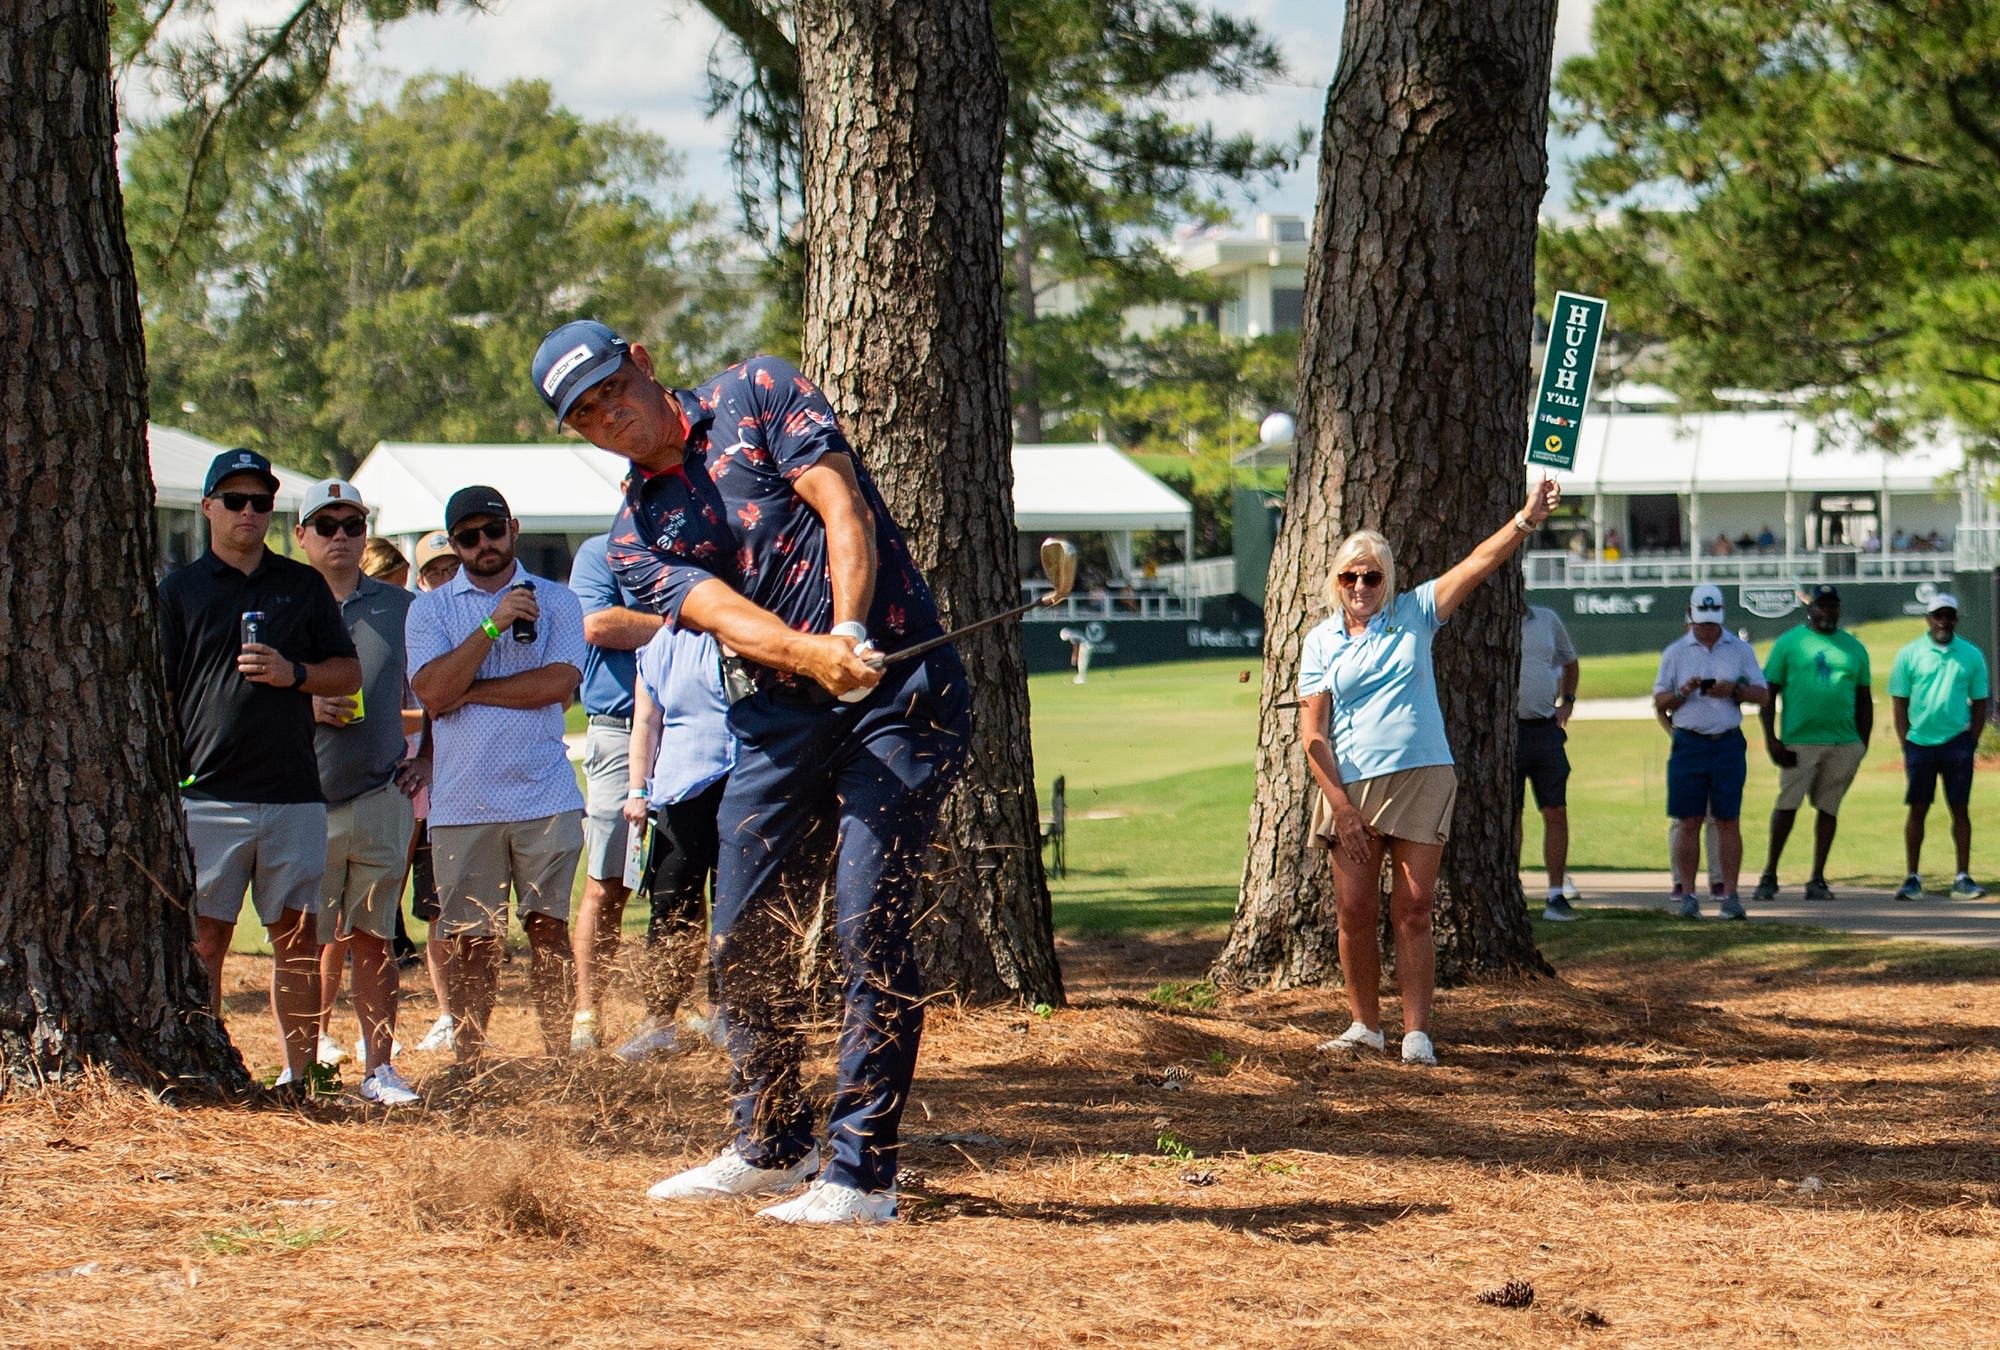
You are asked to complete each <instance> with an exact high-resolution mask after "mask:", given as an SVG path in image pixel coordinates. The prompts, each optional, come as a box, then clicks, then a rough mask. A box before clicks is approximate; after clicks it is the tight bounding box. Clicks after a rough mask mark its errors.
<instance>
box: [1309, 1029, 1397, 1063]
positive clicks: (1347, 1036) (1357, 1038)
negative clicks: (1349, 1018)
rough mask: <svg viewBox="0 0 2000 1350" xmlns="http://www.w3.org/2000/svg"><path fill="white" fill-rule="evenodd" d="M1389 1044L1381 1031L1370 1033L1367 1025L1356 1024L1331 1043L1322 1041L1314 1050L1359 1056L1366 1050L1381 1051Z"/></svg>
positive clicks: (1322, 1052) (1323, 1052)
mask: <svg viewBox="0 0 2000 1350" xmlns="http://www.w3.org/2000/svg"><path fill="white" fill-rule="evenodd" d="M1387 1044H1388V1042H1387V1041H1385V1040H1384V1039H1383V1037H1382V1033H1381V1032H1380V1031H1370V1030H1369V1029H1368V1027H1367V1025H1366V1024H1365V1023H1361V1022H1355V1023H1353V1024H1351V1025H1350V1026H1349V1027H1348V1028H1347V1030H1345V1031H1343V1032H1341V1033H1340V1034H1339V1035H1338V1036H1335V1037H1334V1038H1333V1039H1332V1040H1330V1041H1321V1042H1320V1043H1319V1044H1318V1045H1316V1046H1314V1047H1313V1049H1315V1050H1317V1051H1319V1052H1320V1053H1321V1054H1339V1053H1343V1052H1344V1053H1346V1054H1350V1055H1358V1054H1360V1053H1361V1052H1362V1051H1364V1050H1375V1051H1380V1050H1382V1049H1383V1048H1384V1047H1385V1046H1386V1045H1387Z"/></svg>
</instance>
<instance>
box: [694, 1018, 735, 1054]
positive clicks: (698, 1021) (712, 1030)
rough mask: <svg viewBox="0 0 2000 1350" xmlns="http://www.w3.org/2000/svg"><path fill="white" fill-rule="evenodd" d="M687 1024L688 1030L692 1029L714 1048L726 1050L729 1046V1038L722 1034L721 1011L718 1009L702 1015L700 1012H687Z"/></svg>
mask: <svg viewBox="0 0 2000 1350" xmlns="http://www.w3.org/2000/svg"><path fill="white" fill-rule="evenodd" d="M687 1024H688V1030H689V1031H692V1032H693V1033H694V1034H695V1035H697V1036H699V1037H701V1038H702V1039H703V1040H705V1041H707V1042H708V1043H709V1044H710V1045H712V1046H714V1047H715V1048H716V1049H718V1050H727V1049H728V1048H729V1038H728V1037H727V1036H725V1035H723V1032H722V1013H721V1012H720V1011H710V1012H709V1013H708V1014H707V1015H706V1016H703V1015H702V1014H701V1013H689V1014H688V1019H687Z"/></svg>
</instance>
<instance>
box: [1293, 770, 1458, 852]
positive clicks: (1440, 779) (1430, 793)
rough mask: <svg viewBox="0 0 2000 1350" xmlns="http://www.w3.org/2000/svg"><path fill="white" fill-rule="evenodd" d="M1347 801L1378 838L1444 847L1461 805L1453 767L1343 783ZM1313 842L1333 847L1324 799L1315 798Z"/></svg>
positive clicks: (1320, 795) (1316, 794)
mask: <svg viewBox="0 0 2000 1350" xmlns="http://www.w3.org/2000/svg"><path fill="white" fill-rule="evenodd" d="M1341 786H1342V787H1344V788H1345V789H1346V790H1347V799H1348V800H1349V801H1351V802H1353V803H1354V809H1355V810H1357V811H1359V812H1360V813H1361V819H1362V820H1363V821H1364V822H1366V823H1367V825H1368V828H1370V829H1371V830H1374V831H1375V832H1376V833H1377V834H1383V835H1387V836H1388V837H1389V838H1391V839H1407V840H1409V841H1410V842H1411V843H1416V844H1442V843H1443V842H1444V841H1445V840H1447V839H1449V838H1450V837H1451V812H1452V808H1453V807H1454V806H1455V805H1457V803H1458V772H1457V771H1456V770H1455V769H1453V768H1452V767H1451V765H1449V764H1431V765H1426V766H1425V767H1423V768H1421V769H1398V770H1397V771H1396V772H1394V773H1385V774H1383V775H1381V776H1380V777H1379V778H1364V779H1361V780H1360V781H1359V782H1354V783H1343V784H1342V785H1341ZM1309 833H1310V837H1311V838H1312V840H1313V842H1315V843H1317V844H1318V845H1319V846H1320V847H1321V848H1332V847H1333V846H1334V843H1335V838H1334V833H1333V807H1332V806H1331V805H1330V804H1329V803H1328V802H1327V800H1326V794H1325V793H1323V792H1317V791H1315V792H1314V793H1313V814H1312V828H1311V830H1310V832H1309Z"/></svg>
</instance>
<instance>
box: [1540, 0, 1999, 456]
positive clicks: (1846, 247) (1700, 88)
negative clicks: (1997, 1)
mask: <svg viewBox="0 0 2000 1350" xmlns="http://www.w3.org/2000/svg"><path fill="white" fill-rule="evenodd" d="M1593 36H1594V49H1593V50H1592V51H1591V52H1590V53H1589V54H1588V55H1585V56H1580V57H1577V58H1575V59H1573V60H1571V61H1569V62H1568V63H1566V64H1565V65H1564V66H1563V68H1562V70H1561V71H1560V72H1559V74H1558V76H1557V79H1556V93H1557V99H1556V108H1557V114H1556V122H1557V125H1558V127H1559V128H1560V129H1561V130H1562V131H1564V132H1565V133H1568V134H1571V135H1577V136H1581V137H1584V138H1585V139H1586V141H1587V142H1590V143H1595V144H1597V145H1599V147H1600V148H1598V149H1597V150H1596V151H1594V152H1593V153H1591V154H1589V155H1588V156H1587V157H1586V158H1585V159H1584V160H1583V162H1582V163H1581V165H1580V166H1579V168H1578V172H1577V176H1576V192H1575V200H1574V202H1573V203H1572V204H1573V206H1574V207H1575V208H1576V209H1577V210H1578V211H1579V212H1580V213H1582V214H1583V216H1584V217H1585V223H1581V224H1576V225H1572V226H1568V227H1564V228H1559V229H1552V230H1548V231H1545V234H1544V239H1543V250H1542V253H1543V256H1542V259H1541V272H1542V280H1543V290H1544V293H1545V294H1546V292H1548V291H1549V290H1552V289H1553V288H1554V287H1555V286H1558V285H1567V286H1570V287H1573V288H1574V287H1581V288H1582V289H1586V290H1592V291H1594V292H1595V293H1597V294H1601V295H1607V296H1609V297H1611V298H1612V314H1613V316H1614V319H1615V321H1616V322H1617V324H1618V325H1619V327H1620V328H1621V329H1623V330H1625V336H1626V339H1627V342H1628V345H1629V343H1630V342H1631V341H1633V340H1640V339H1653V340H1656V341H1658V342H1660V343H1662V344H1664V346H1665V348H1666V350H1667V352H1668V369H1667V371H1666V378H1667V380H1668V382H1669V383H1671V384H1672V385H1674V386H1675V387H1676V388H1677V391H1678V392H1680V393H1682V394H1683V395H1686V396H1689V397H1691V398H1693V399H1695V400H1697V402H1700V401H1701V400H1705V399H1706V398H1708V397H1709V396H1710V395H1711V393H1712V391H1714V390H1716V389H1729V388H1751V389H1764V390H1777V391H1805V392H1807V393H1808V394H1809V400H1808V406H1809V408H1810V409H1811V410H1812V411H1815V412H1818V413H1822V414H1826V413H1833V412H1845V413H1848V414H1851V415H1854V416H1855V417H1857V418H1858V419H1859V421H1860V424H1861V425H1862V426H1863V427H1864V428H1866V429H1867V431H1868V432H1869V433H1870V434H1871V435H1873V436H1875V437H1876V438H1878V439H1880V440H1882V441H1884V442H1885V443H1889V444H1894V443H1896V442H1897V441H1898V440H1899V439H1901V437H1902V436H1903V435H1904V434H1905V433H1907V432H1908V431H1909V430H1910V428H1911V426H1912V425H1913V424H1917V423H1921V422H1924V421H1929V420H1936V419H1949V420H1950V421H1952V422H1954V423H1956V424H1957V425H1958V426H1960V427H1961V428H1963V429H1964V430H1965V431H1966V432H1968V433H1970V435H1971V436H1972V437H1973V438H1975V440H1990V438H1992V437H1993V436H1995V435H1996V433H2000V343H1996V341H1995V340H1994V336H1993V335H1994V333H1995V332H1996V331H2000V173H1996V170H2000V7H1996V6H1994V5H1993V4H1991V3H1987V0H1932V2H1930V3H1924V4H1888V3H1879V2H1878V0H1766V3H1761V4H1755V5H1745V4H1739V3H1734V2H1733V0H1600V2H1599V4H1598V5H1597V9H1596V16H1595V19H1594V24H1593Z"/></svg>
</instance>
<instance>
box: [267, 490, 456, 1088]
mask: <svg viewBox="0 0 2000 1350" xmlns="http://www.w3.org/2000/svg"><path fill="white" fill-rule="evenodd" d="M292 534H293V537H294V538H295V539H296V540H297V541H298V544H299V547H300V548H301V549H303V550H304V551H305V555H306V561H307V562H309V563H311V564H312V566H313V570H314V571H316V572H318V573H319V574H320V575H321V576H322V577H324V578H326V586H327V589H328V590H329V591H331V592H332V593H333V599H334V603H336V604H338V605H339V606H340V619H341V622H342V623H343V624H344V625H345V626H346V628H347V634H348V636H349V637H351V638H352V639H353V640H354V648H355V651H356V653H357V654H358V655H359V656H360V658H361V689H360V691H359V693H357V694H354V695H346V694H330V695H321V696H318V697H315V698H314V699H313V722H314V724H315V725H314V728H313V743H314V747H315V749H316V750H317V752H318V755H319V783H320V788H321V790H322V791H324V792H325V794H326V801H327V809H326V842H327V849H326V875H325V877H324V878H323V879H322V881H321V883H320V892H319V941H320V963H319V978H320V1021H319V1051H318V1054H319V1061H320V1063H322V1064H327V1065H334V1064H338V1063H339V1062H340V1061H341V1060H342V1059H343V1058H345V1055H344V1054H343V1053H342V1051H341V1049H340V1045H339V1042H338V1041H337V1040H336V1039H335V1038H334V1037H332V1036H330V1035H329V1034H328V1032H329V1029H330V1027H331V1024H332V1020H333V1002H334V999H335V998H337V997H338V996H339V994H340V978H341V971H342V968H343V967H344V965H345V964H346V960H347V958H348V957H349V956H350V955H352V956H353V958H354V1015H355V1018H356V1020H357V1021H359V1022H360V1024H361V1059H362V1064H361V1072H362V1079H361V1096H362V1098H363V1099H364V1100H367V1101H371V1102H377V1103H379V1104H381V1105H383V1106H408V1105H410V1104H411V1103H413V1102H415V1101H416V1100H417V1094H416V1093H415V1092H414V1091H412V1090H411V1088H410V1085H409V1084H408V1083H405V1082H404V1081H403V1079H402V1077H401V1076H400V1075H399V1074H398V1073H397V1072H396V1066H395V1065H394V1064H393V1063H391V1054H392V1049H393V1046H394V1044H395V1032H396V984H397V980H396V961H395V956H394V954H393V953H392V951H391V947H390V944H391V943H392V942H393V941H394V939H395V936H396V916H397V913H398V911H399V909H400V908H401V905H402V900H403V871H404V862H405V860H406V859H407V858H408V856H409V847H410V835H411V833H412V831H413V830H414V829H415V815H414V811H413V808H412V807H411V805H410V797H411V795H413V794H414V793H415V792H416V791H417V789H418V788H420V787H421V786H422V785H423V783H424V781H425V779H426V777H427V775H428V773H429V768H430V766H429V764H428V763H426V762H418V761H413V760H408V759H406V758H405V757H404V743H403V706H404V704H405V703H406V702H408V700H407V699H405V698H404V693H405V692H406V691H407V689H408V687H409V686H408V684H407V675H406V669H405V668H406V662H405V659H404V654H403V623H404V620H405V619H406V618H407V617H408V615H409V612H410V601H411V599H412V597H411V595H410V593H409V592H408V591H406V590H404V589H403V588H402V587H400V586H391V585H389V584H388V583H387V582H383V581H378V580H376V579H375V578H374V577H371V576H367V575H364V574H363V573H362V571H361V555H362V552H363V549H364V547H365V545H366V543H367V536H368V507H367V505H366V503H364V502H363V501H362V500H361V494H360V492H358V491H357V490H356V489H355V487H354V485H353V484H352V483H348V482H344V481H342V480H341V479H338V478H329V479H326V480H324V481H323V482H318V483H314V484H313V485H312V486H311V487H310V488H307V489H306V499H305V504H304V507H303V509H302V513H301V515H300V517H299V523H298V525H297V526H295V527H294V528H293V531H292Z"/></svg>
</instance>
